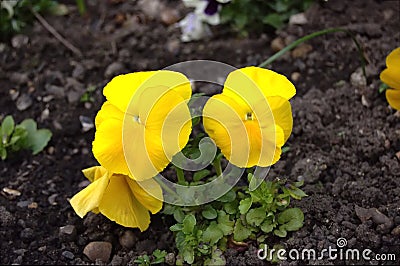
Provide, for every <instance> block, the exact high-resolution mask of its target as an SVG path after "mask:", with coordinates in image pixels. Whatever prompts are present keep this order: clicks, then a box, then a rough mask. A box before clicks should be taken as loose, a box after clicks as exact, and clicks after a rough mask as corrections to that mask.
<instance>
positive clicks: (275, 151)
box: [256, 125, 285, 167]
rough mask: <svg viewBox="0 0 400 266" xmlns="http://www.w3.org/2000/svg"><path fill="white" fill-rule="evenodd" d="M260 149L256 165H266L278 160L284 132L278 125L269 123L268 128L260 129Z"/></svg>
mask: <svg viewBox="0 0 400 266" xmlns="http://www.w3.org/2000/svg"><path fill="white" fill-rule="evenodd" d="M261 133H262V140H263V143H262V150H261V155H260V161H259V162H258V163H257V164H256V165H258V166H262V167H267V166H271V165H273V164H275V163H276V162H277V161H279V159H280V156H281V153H282V150H281V147H282V146H283V144H284V143H285V142H284V138H285V133H284V131H283V129H282V128H281V127H280V126H278V125H271V126H269V127H268V128H263V129H262V131H261Z"/></svg>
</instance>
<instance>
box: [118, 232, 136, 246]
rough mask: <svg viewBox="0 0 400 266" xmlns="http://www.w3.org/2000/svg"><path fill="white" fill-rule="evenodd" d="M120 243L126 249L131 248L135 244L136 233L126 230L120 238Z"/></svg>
mask: <svg viewBox="0 0 400 266" xmlns="http://www.w3.org/2000/svg"><path fill="white" fill-rule="evenodd" d="M119 243H120V244H121V246H123V247H124V248H126V249H131V248H133V247H134V246H135V243H136V235H135V234H134V233H133V232H132V231H131V230H127V231H125V232H124V233H123V234H122V235H121V236H120V238H119Z"/></svg>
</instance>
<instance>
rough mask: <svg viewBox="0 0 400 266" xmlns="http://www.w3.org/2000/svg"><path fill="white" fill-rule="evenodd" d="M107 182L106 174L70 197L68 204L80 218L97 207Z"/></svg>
mask: <svg viewBox="0 0 400 266" xmlns="http://www.w3.org/2000/svg"><path fill="white" fill-rule="evenodd" d="M108 182H109V178H108V174H107V173H106V174H104V175H103V176H102V177H101V178H99V179H97V180H96V181H94V182H93V183H91V184H90V185H89V186H87V187H86V188H84V189H83V190H81V191H80V192H79V193H78V194H76V195H75V196H73V197H72V199H71V200H70V204H71V205H72V208H73V209H74V210H75V212H76V213H77V214H78V215H79V216H80V217H81V218H82V217H83V216H85V215H86V213H88V212H89V211H91V210H95V209H96V208H97V207H98V206H99V204H100V201H101V199H102V197H103V193H104V191H105V190H106V188H107V185H108Z"/></svg>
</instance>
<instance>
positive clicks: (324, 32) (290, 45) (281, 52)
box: [259, 28, 367, 78]
mask: <svg viewBox="0 0 400 266" xmlns="http://www.w3.org/2000/svg"><path fill="white" fill-rule="evenodd" d="M332 32H344V33H346V34H348V35H349V36H350V37H351V39H352V40H353V42H354V43H355V45H356V47H357V49H358V54H359V57H360V61H361V67H362V70H363V74H364V77H365V78H366V77H367V76H366V74H365V57H364V54H363V51H362V49H361V46H360V44H359V42H358V41H357V39H356V38H355V36H354V35H353V34H352V33H351V32H350V31H349V30H345V29H341V28H330V29H325V30H321V31H317V32H314V33H311V34H309V35H306V36H304V37H302V38H300V39H298V40H296V41H294V42H292V43H291V44H289V45H288V46H286V47H285V48H283V49H282V50H280V51H279V52H277V53H275V54H274V55H272V56H271V57H270V58H268V59H267V60H265V61H264V62H262V63H261V64H260V65H259V67H266V66H267V65H269V64H271V63H272V62H274V61H275V60H276V59H278V58H279V57H281V56H282V55H283V54H285V53H286V52H288V51H290V50H292V49H293V48H295V47H297V46H298V45H300V44H302V43H303V42H305V41H308V40H310V39H313V38H315V37H318V36H321V35H324V34H328V33H332Z"/></svg>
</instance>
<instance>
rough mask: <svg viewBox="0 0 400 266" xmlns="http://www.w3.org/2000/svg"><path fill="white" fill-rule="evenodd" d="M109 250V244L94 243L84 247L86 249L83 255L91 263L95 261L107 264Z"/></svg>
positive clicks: (110, 246) (110, 247)
mask: <svg viewBox="0 0 400 266" xmlns="http://www.w3.org/2000/svg"><path fill="white" fill-rule="evenodd" d="M111 249H112V245H111V243H109V242H103V241H95V242H90V243H89V244H87V245H86V247H85V248H84V249H83V254H85V255H86V256H87V257H88V258H89V259H90V260H91V261H93V262H95V261H96V260H101V261H102V262H108V260H109V259H110V255H111Z"/></svg>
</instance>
